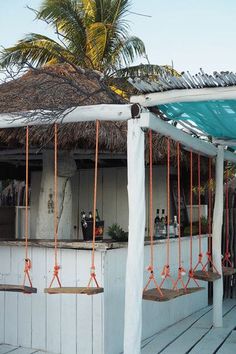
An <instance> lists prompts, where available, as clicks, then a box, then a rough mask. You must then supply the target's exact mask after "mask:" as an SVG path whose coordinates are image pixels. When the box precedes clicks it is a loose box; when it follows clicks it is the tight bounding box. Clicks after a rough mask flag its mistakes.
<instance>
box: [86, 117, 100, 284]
mask: <svg viewBox="0 0 236 354" xmlns="http://www.w3.org/2000/svg"><path fill="white" fill-rule="evenodd" d="M99 127H100V124H99V120H96V147H95V171H94V194H93V241H92V259H91V268H90V279H89V282H88V286H87V287H88V288H89V287H90V285H91V284H92V281H94V282H95V284H96V286H97V288H100V286H99V284H98V282H97V279H96V272H95V241H96V217H95V215H96V208H97V180H98V140H99Z"/></svg>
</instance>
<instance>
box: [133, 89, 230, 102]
mask: <svg viewBox="0 0 236 354" xmlns="http://www.w3.org/2000/svg"><path fill="white" fill-rule="evenodd" d="M210 100H236V86H230V87H211V88H202V89H182V90H169V91H164V92H153V93H147V94H143V95H137V96H131V98H130V102H132V103H138V104H140V105H141V106H143V107H153V106H157V105H161V104H168V103H176V102H199V101H210Z"/></svg>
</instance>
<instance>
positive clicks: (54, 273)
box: [49, 123, 61, 288]
mask: <svg viewBox="0 0 236 354" xmlns="http://www.w3.org/2000/svg"><path fill="white" fill-rule="evenodd" d="M57 159H58V127H57V123H55V124H54V272H53V278H52V281H51V283H50V285H49V288H51V287H52V284H53V282H54V280H55V279H56V280H57V282H58V285H59V287H61V281H60V278H59V270H60V266H59V264H58V177H57V175H58V162H57Z"/></svg>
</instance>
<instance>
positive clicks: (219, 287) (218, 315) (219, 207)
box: [212, 146, 224, 327]
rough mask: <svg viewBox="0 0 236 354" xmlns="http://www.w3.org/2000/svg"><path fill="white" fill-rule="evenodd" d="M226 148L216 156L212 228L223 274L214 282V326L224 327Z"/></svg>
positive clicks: (216, 259)
mask: <svg viewBox="0 0 236 354" xmlns="http://www.w3.org/2000/svg"><path fill="white" fill-rule="evenodd" d="M223 184H224V148H223V146H219V147H218V153H217V157H216V190H215V207H214V213H213V229H212V242H213V245H212V255H213V262H214V264H215V266H216V269H217V270H218V272H219V273H220V274H221V279H218V280H216V281H214V283H213V326H214V327H222V325H223V317H222V302H223V277H222V265H221V238H222V224H223V208H224V186H223Z"/></svg>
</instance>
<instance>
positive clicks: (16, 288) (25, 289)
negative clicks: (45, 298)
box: [0, 284, 37, 294]
mask: <svg viewBox="0 0 236 354" xmlns="http://www.w3.org/2000/svg"><path fill="white" fill-rule="evenodd" d="M0 291H10V292H17V293H24V294H36V293H37V289H36V288H33V287H31V286H25V285H11V284H0Z"/></svg>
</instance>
